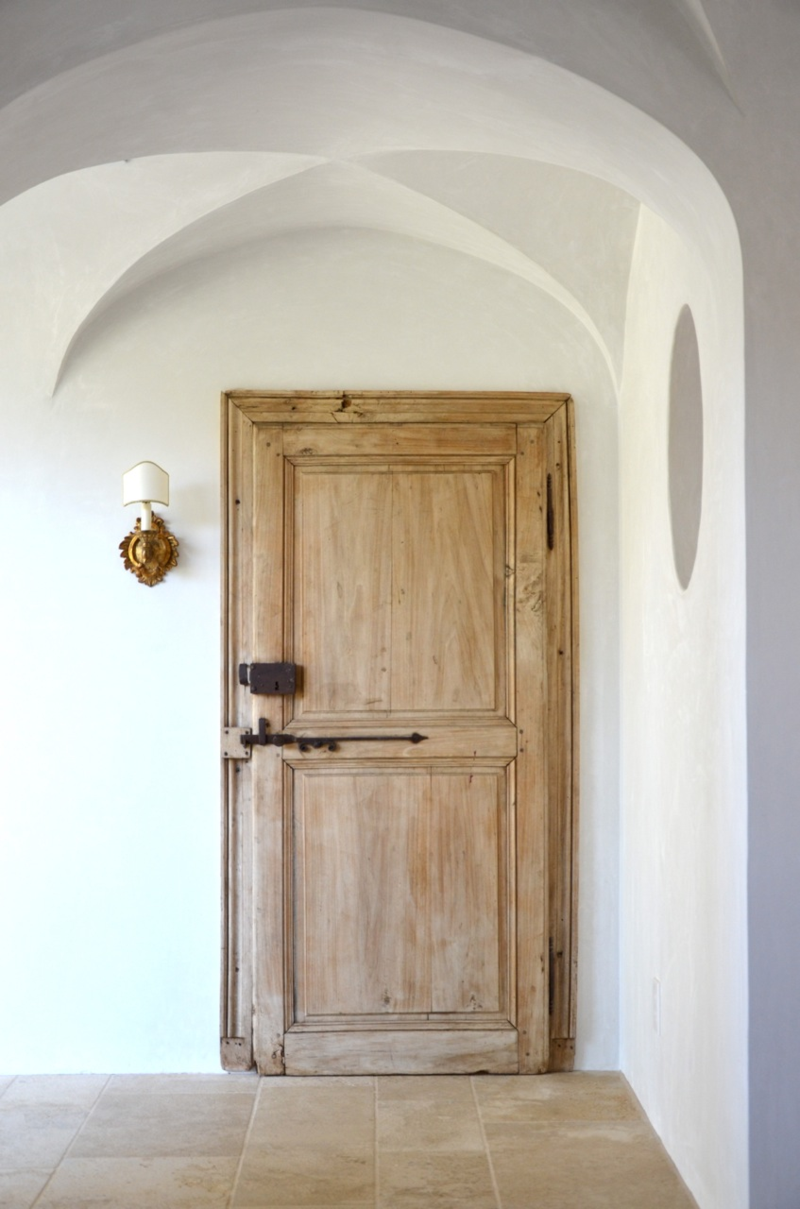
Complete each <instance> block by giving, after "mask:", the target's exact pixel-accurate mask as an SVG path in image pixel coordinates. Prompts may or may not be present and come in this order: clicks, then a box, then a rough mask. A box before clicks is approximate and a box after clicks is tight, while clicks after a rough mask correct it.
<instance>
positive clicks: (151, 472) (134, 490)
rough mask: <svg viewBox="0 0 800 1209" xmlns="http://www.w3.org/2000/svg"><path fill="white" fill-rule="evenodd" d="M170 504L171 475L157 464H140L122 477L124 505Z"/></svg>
mask: <svg viewBox="0 0 800 1209" xmlns="http://www.w3.org/2000/svg"><path fill="white" fill-rule="evenodd" d="M143 500H147V501H149V502H150V503H158V504H169V475H168V474H167V472H166V470H162V469H161V467H160V466H156V464H155V462H139V463H138V464H137V465H136V466H133V467H132V468H131V469H130V470H128V471H126V472H125V474H123V476H122V502H123V504H138V503H140V502H142V501H143Z"/></svg>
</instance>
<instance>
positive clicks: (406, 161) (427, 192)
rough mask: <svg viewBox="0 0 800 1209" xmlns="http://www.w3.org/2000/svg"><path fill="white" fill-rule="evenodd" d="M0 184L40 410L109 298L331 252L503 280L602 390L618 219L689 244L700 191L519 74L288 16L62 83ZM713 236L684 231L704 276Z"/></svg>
mask: <svg viewBox="0 0 800 1209" xmlns="http://www.w3.org/2000/svg"><path fill="white" fill-rule="evenodd" d="M76 7H77V10H79V12H80V13H83V14H85V13H87V12H88V11H89V10H90V9H91V4H89V3H86V4H84V5H82V6H81V5H78V6H76ZM172 11H173V12H175V11H177V10H176V9H173V10H172ZM209 11H210V10H209ZM8 16H9V14H8V13H6V14H4V16H3V19H6V18H7V17H8ZM1 24H2V22H1V21H0V25H1ZM112 24H113V23H112ZM122 25H125V27H126V28H127V29H128V31H129V32H130V28H131V26H130V24H129V23H128V24H127V25H126V23H125V22H123V23H122ZM121 31H122V26H120V29H119V30H118V32H119V33H120V36H122V35H121ZM68 59H69V55H68V54H66V52H65V54H64V56H63V60H64V61H67V60H68ZM221 63H224V64H225V65H226V68H227V70H225V71H223V70H220V64H221ZM115 161H116V162H115ZM120 161H123V162H120ZM0 164H2V168H0V190H2V191H3V193H4V196H5V197H7V198H11V199H12V200H10V201H9V202H8V203H7V204H6V205H5V206H2V207H0V235H2V236H3V238H2V239H0V256H2V257H3V261H4V265H3V267H4V269H5V277H6V280H8V281H16V282H19V281H20V280H24V281H25V282H26V287H25V288H26V290H27V293H28V296H29V299H30V302H31V305H30V307H29V311H30V313H29V314H28V316H27V318H26V320H25V323H24V325H22V320H21V318H20V316H21V315H22V314H23V313H24V311H25V308H24V307H22V306H21V305H20V297H19V295H18V294H17V295H15V297H14V298H13V299H12V300H11V301H9V303H8V324H9V325H10V326H8V327H6V331H7V333H8V334H11V333H13V329H14V325H15V323H17V324H19V325H21V330H20V331H19V333H18V341H19V345H20V347H27V350H28V353H29V357H28V361H29V363H33V362H34V361H35V362H36V364H37V365H38V366H39V371H38V372H39V373H40V375H41V383H44V384H45V386H46V389H48V390H50V391H52V390H53V389H54V387H55V385H56V384H57V381H58V377H59V374H60V373H61V371H62V368H63V366H64V364H65V360H66V359H67V358H68V356H69V350H70V348H71V347H72V346H73V345H74V342H75V341H76V339H78V337H79V336H80V338H81V339H86V338H87V336H88V334H89V333H90V331H91V327H92V323H93V322H94V321H95V320H96V319H97V317H98V316H99V315H100V314H101V313H102V312H103V310H104V309H106V308H107V307H108V306H110V305H112V304H113V303H114V302H116V301H117V300H118V299H119V298H120V297H121V296H122V295H123V294H124V293H126V292H130V291H131V290H134V289H142V288H143V286H144V285H146V283H147V282H148V281H152V280H153V279H154V278H157V277H159V276H163V275H165V274H168V273H171V272H173V271H174V270H175V269H176V268H178V267H180V265H183V264H187V263H190V262H197V261H198V260H201V259H202V258H203V257H209V256H215V255H219V254H221V253H224V252H225V250H226V249H227V250H229V251H232V250H234V249H236V248H239V247H241V246H242V245H244V244H246V243H248V242H261V243H264V242H265V241H270V240H277V239H281V238H285V237H286V236H287V235H289V234H291V233H294V232H297V231H303V230H312V229H317V230H319V229H327V230H343V229H354V228H355V229H369V230H374V231H384V232H389V233H392V234H394V235H400V236H404V237H406V238H410V239H413V240H415V241H417V242H419V243H423V244H424V243H428V244H430V245H435V246H438V247H440V248H449V249H452V250H454V251H456V252H458V253H460V254H463V255H466V256H469V257H472V258H474V259H477V260H480V261H483V262H485V263H487V264H489V265H492V266H494V267H495V268H499V269H501V270H502V271H503V272H506V273H509V274H512V275H514V276H516V277H519V278H522V279H523V280H525V281H526V282H528V283H529V284H530V285H532V286H533V287H534V288H536V289H537V290H540V291H542V292H543V293H544V294H546V295H547V296H548V297H549V298H551V299H552V300H553V302H554V303H555V304H556V305H557V306H559V307H562V308H564V309H565V310H567V311H569V312H570V313H571V315H572V316H573V317H575V318H577V319H578V321H579V322H580V323H581V325H582V326H583V328H584V329H585V330H586V332H587V333H588V334H589V336H590V337H591V339H592V340H593V341H594V342H595V343H596V345H597V346H598V348H599V349H600V351H601V354H602V356H603V358H604V360H605V362H606V365H607V367H608V369H609V372H610V375H611V378H612V380H613V381H614V382H616V383H618V382H619V379H620V375H621V367H622V353H623V343H624V328H625V303H626V292H627V280H628V274H629V268H630V263H631V255H632V248H633V241H634V238H635V233H636V224H637V218H638V213H639V202H640V200H643V201H644V202H645V203H647V204H652V205H653V206H654V207H655V208H658V207H659V206H661V207H662V213H664V212H666V213H665V216H666V217H667V218H668V220H670V221H672V222H673V223H674V225H675V226H676V227H677V229H678V230H679V231H683V233H684V234H686V233H691V234H692V236H695V235H696V234H697V232H698V229H699V228H698V213H700V212H701V211H702V208H703V207H702V205H700V204H699V199H700V198H701V197H703V196H705V194H706V193H707V191H708V189H709V182H710V177H709V176H708V173H707V172H706V170H705V169H704V168H703V166H702V165H701V164H700V163H699V161H697V160H696V157H693V156H692V155H691V153H690V152H688V150H687V149H686V147H685V146H684V145H683V144H681V143H679V141H678V140H677V139H674V138H673V136H671V135H669V134H668V132H666V131H665V130H663V128H661V127H658V126H656V124H655V123H652V122H649V121H648V120H647V119H646V118H644V116H643V115H642V114H641V113H639V112H638V111H636V110H633V109H632V108H631V107H629V106H625V105H624V103H623V102H620V101H619V100H618V99H617V98H614V97H612V96H611V95H610V94H608V93H606V92H604V91H603V90H602V89H598V88H596V87H595V86H593V85H591V84H590V83H588V82H587V81H586V80H578V79H577V78H576V77H574V76H571V75H570V74H569V73H566V72H564V71H563V70H562V69H560V68H558V67H554V66H553V65H552V64H549V63H546V62H544V61H543V60H541V59H535V58H532V57H531V56H530V55H528V54H524V53H521V52H519V51H517V50H510V49H508V48H506V47H502V46H498V45H497V44H492V43H487V42H486V41H484V40H483V39H479V38H475V37H470V36H466V35H464V34H461V33H453V31H451V30H445V29H443V28H439V27H436V26H432V25H430V24H426V23H423V22H419V21H415V20H408V19H404V18H397V17H394V16H385V15H381V14H377V13H374V12H362V13H359V12H355V11H353V10H352V9H336V10H334V9H333V8H331V7H316V8H313V9H312V8H306V7H304V6H296V11H295V9H293V10H291V11H290V10H278V11H274V12H257V13H248V14H245V15H243V16H237V17H227V18H226V19H224V20H219V21H216V22H207V23H205V24H202V25H199V26H196V27H192V28H180V29H177V30H174V31H172V32H168V33H164V34H160V35H158V36H156V37H154V38H152V39H150V40H149V41H142V42H138V43H136V44H135V45H132V46H130V47H126V48H125V49H124V50H114V51H111V52H110V53H107V54H105V55H101V56H99V57H96V58H94V59H92V60H90V61H87V62H86V63H84V64H82V65H81V66H79V67H74V68H72V69H70V70H67V71H65V72H63V73H62V74H61V75H59V76H57V77H55V78H54V79H51V80H49V81H47V82H45V83H42V84H41V85H40V86H39V87H37V88H35V89H34V90H33V91H30V92H27V93H26V94H24V95H22V96H20V97H19V98H18V99H17V100H16V101H14V102H12V103H11V104H9V105H7V106H6V107H5V108H4V109H2V110H0ZM665 182H666V184H665ZM711 185H712V186H713V182H711ZM720 199H721V195H720ZM720 199H718V200H720ZM715 204H716V203H715ZM723 204H724V202H723ZM719 229H720V223H719V221H718V220H714V219H713V218H712V219H711V220H710V221H709V223H708V228H707V231H706V232H705V233H703V232H702V231H701V242H702V240H703V239H705V241H706V244H707V246H708V248H709V249H710V250H711V251H712V252H713V250H714V248H715V247H716V246H717V245H718V243H719V240H718V235H719Z"/></svg>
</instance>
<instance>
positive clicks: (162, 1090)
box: [107, 1071, 259, 1096]
mask: <svg viewBox="0 0 800 1209" xmlns="http://www.w3.org/2000/svg"><path fill="white" fill-rule="evenodd" d="M258 1085H259V1078H258V1075H257V1074H256V1072H255V1071H248V1072H246V1073H244V1074H225V1075H223V1074H219V1075H112V1076H111V1078H110V1079H109V1082H108V1089H107V1090H108V1093H109V1094H110V1095H115V1096H117V1095H148V1096H181V1095H186V1096H226V1095H227V1096H245V1095H252V1096H255V1094H256V1092H257V1091H258Z"/></svg>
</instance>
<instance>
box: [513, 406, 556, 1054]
mask: <svg viewBox="0 0 800 1209" xmlns="http://www.w3.org/2000/svg"><path fill="white" fill-rule="evenodd" d="M518 442H519V456H518V460H517V491H516V522H517V560H516V583H515V600H516V679H517V725H518V727H519V757H518V759H517V762H516V769H515V773H516V812H515V821H516V864H517V943H516V958H517V1011H518V1016H517V1024H518V1027H519V1031H520V1071H521V1072H523V1073H528V1074H535V1073H537V1072H540V1071H543V1070H546V1068H547V1052H548V1040H549V1026H548V1004H547V973H548V968H547V865H546V854H547V811H546V803H547V794H548V784H547V779H546V770H547V752H546V732H545V717H546V681H545V675H546V650H545V646H546V628H545V614H544V550H545V544H546V541H545V519H544V511H545V498H544V493H545V483H546V462H545V448H544V439H543V436H542V431H541V428H539V427H538V426H534V425H520V428H519V431H518Z"/></svg>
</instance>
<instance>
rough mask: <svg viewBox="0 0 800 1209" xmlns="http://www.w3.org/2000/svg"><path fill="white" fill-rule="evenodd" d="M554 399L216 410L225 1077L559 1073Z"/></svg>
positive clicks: (567, 619) (563, 453)
mask: <svg viewBox="0 0 800 1209" xmlns="http://www.w3.org/2000/svg"><path fill="white" fill-rule="evenodd" d="M567 402H568V401H567V400H566V399H565V398H564V397H563V396H561V397H558V398H557V399H554V398H552V397H547V398H546V399H545V398H544V397H542V396H534V397H524V396H522V397H520V396H500V397H498V396H480V397H474V396H472V397H469V396H468V397H464V396H425V397H420V396H400V395H395V396H389V397H387V396H365V395H355V394H353V395H348V396H342V395H330V394H322V395H319V394H317V395H296V396H295V395H279V396H276V395H256V394H246V393H240V392H237V393H234V394H232V395H229V396H226V398H225V400H224V409H225V417H226V449H227V453H228V466H227V475H226V479H227V491H226V505H227V511H228V524H227V533H228V548H227V551H226V584H227V598H228V610H227V642H226V654H227V667H226V673H225V693H224V696H225V702H224V708H225V713H226V716H225V718H224V722H225V725H226V727H228V729H227V730H226V731H225V740H224V744H223V747H224V750H225V751H226V752H227V753H228V759H226V761H225V765H226V777H225V781H226V829H225V835H226V878H227V892H226V904H225V905H226V930H225V938H224V949H225V953H224V960H225V970H226V978H225V985H224V988H223V1017H224V1020H223V1062H224V1064H225V1065H228V1066H234V1067H237V1066H242V1065H250V1063H251V1061H253V1060H255V1063H256V1064H257V1066H258V1069H259V1070H260V1071H262V1072H263V1073H267V1072H269V1073H276V1072H277V1073H280V1072H283V1071H285V1072H286V1073H288V1074H345V1073H352V1074H360V1073H369V1072H391V1073H400V1072H425V1073H437V1072H445V1071H450V1072H452V1071H461V1072H466V1071H484V1070H485V1071H495V1072H516V1071H538V1070H545V1069H554V1068H560V1069H563V1068H564V1066H565V1065H568V1063H569V1055H570V1052H571V1039H572V1037H573V1035H574V1030H573V1029H572V1021H571V1017H572V1014H573V1002H574V987H573V985H572V983H573V977H572V971H573V959H574V935H573V933H574V928H573V921H572V913H573V912H572V906H573V896H574V892H573V886H574V876H573V870H572V849H573V840H574V826H573V808H574V802H573V797H574V792H573V784H572V781H573V778H572V760H573V755H574V753H573V752H572V727H573V717H572V713H573V702H572V697H573V693H572V676H573V654H574V651H573V646H574V642H575V636H574V632H573V631H574V625H573V618H572V590H573V585H572V571H571V569H572V543H571V521H572V520H573V517H572V511H573V510H572V509H571V506H570V494H569V489H570V482H569V479H570V476H569V473H568V467H569V427H568V418H569V409H568V406H567ZM278 661H289V662H292V663H294V664H296V665H297V668H298V672H297V687H296V689H295V691H294V692H293V693H292V694H291V695H277V694H272V693H268V694H266V695H254V694H253V693H251V691H250V689H249V687H248V686H247V685H243V684H240V683H239V677H238V674H237V669H238V666H239V665H240V664H241V663H252V662H278ZM268 687H272V686H268ZM262 719H263V720H264V721H263V722H262V721H261V720H262ZM259 726H261V733H262V738H264V737H266V740H267V741H266V743H264V745H253V744H248V740H247V736H246V735H245V736H243V734H242V732H243V731H246V730H248V729H249V730H250V731H251V732H253V733H256V732H258V728H259ZM232 727H235V728H238V729H231V728H232ZM274 736H279V738H278V743H277V744H273V742H272V740H273V737H274ZM281 737H282V738H281ZM303 739H305V740H306V742H305V743H304V742H302V740H303ZM323 740H324V741H323ZM245 756H246V757H247V758H245ZM250 1020H252V1032H251V1028H250V1026H249V1021H250ZM232 1025H233V1026H234V1027H233V1028H232V1027H231V1026H232Z"/></svg>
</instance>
